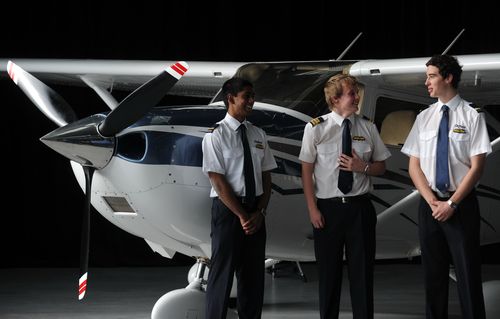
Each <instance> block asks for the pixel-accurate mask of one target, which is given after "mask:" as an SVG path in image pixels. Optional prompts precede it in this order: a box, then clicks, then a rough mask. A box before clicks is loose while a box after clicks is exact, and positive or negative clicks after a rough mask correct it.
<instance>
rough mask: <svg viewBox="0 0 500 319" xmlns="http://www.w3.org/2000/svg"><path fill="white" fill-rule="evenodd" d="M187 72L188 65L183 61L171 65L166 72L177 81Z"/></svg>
mask: <svg viewBox="0 0 500 319" xmlns="http://www.w3.org/2000/svg"><path fill="white" fill-rule="evenodd" d="M187 70H188V64H187V63H186V62H184V61H179V62H177V63H175V64H172V65H171V66H170V67H169V68H168V69H167V70H166V71H167V72H168V73H169V74H170V75H172V76H173V77H175V78H176V79H177V80H179V79H180V78H181V77H182V76H183V75H184V73H186V72H187Z"/></svg>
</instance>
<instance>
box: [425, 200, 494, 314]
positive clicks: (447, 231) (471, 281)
mask: <svg viewBox="0 0 500 319" xmlns="http://www.w3.org/2000/svg"><path fill="white" fill-rule="evenodd" d="M443 200H445V199H443ZM479 223H480V214H479V204H478V201H477V197H476V195H475V192H474V191H473V192H471V193H470V194H469V195H468V196H467V197H466V198H465V199H464V200H463V201H462V202H461V203H460V204H459V205H458V208H457V209H456V211H455V213H454V214H453V215H452V217H451V218H450V219H448V220H447V221H445V222H439V221H437V220H435V219H434V217H432V210H431V208H430V207H429V205H428V204H427V202H426V201H425V200H424V199H423V198H422V199H421V201H420V206H419V236H420V246H421V250H422V264H423V266H424V273H425V295H426V314H427V319H438V318H443V319H444V318H448V282H449V279H448V275H449V267H450V263H451V262H453V264H454V265H455V273H456V276H457V287H458V296H459V299H460V305H461V308H462V316H463V318H469V319H484V318H485V310H484V298H483V289H482V281H481V257H480V252H479V250H480V242H479V235H480V224H479Z"/></svg>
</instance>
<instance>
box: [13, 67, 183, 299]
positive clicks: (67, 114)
mask: <svg viewBox="0 0 500 319" xmlns="http://www.w3.org/2000/svg"><path fill="white" fill-rule="evenodd" d="M7 69H8V72H9V76H10V77H11V79H12V80H13V81H14V83H16V84H17V85H18V86H19V87H20V88H21V89H22V90H23V91H24V93H25V94H26V95H27V96H28V97H29V98H30V100H31V101H32V102H33V103H34V104H35V105H36V106H37V107H38V108H39V109H40V110H41V111H42V112H43V113H44V114H45V115H46V116H47V117H49V118H50V119H51V120H52V121H54V122H55V123H56V124H58V125H59V126H61V127H59V128H58V129H56V130H54V131H52V132H50V133H49V134H47V135H45V136H44V137H42V138H41V140H42V142H44V143H45V144H46V145H48V146H49V147H51V148H52V149H54V150H55V151H57V152H59V153H60V154H62V155H64V156H65V157H67V158H69V159H70V160H72V161H75V162H78V163H80V164H81V165H82V167H83V171H84V175H85V207H84V212H83V217H82V235H81V242H80V277H79V282H78V299H79V300H82V299H83V298H84V297H85V293H86V291H87V280H88V262H89V243H90V205H91V199H92V191H91V188H92V177H93V175H94V172H95V170H96V169H101V168H103V167H105V166H106V165H107V164H108V163H109V161H110V160H111V158H112V156H113V150H114V146H115V135H116V134H118V133H119V132H121V131H122V130H123V129H125V128H127V127H128V126H130V125H131V124H133V123H135V122H136V121H137V120H139V119H140V118H141V117H142V116H144V114H145V113H146V112H148V111H149V110H150V109H151V108H152V107H154V106H155V105H156V103H158V102H159V101H160V99H161V98H162V97H163V96H164V95H165V94H166V93H167V92H168V90H169V89H170V88H172V87H173V86H174V85H175V83H177V81H178V80H179V79H180V78H181V77H182V76H183V75H184V73H186V72H187V70H188V65H187V63H186V62H177V63H175V64H172V65H171V66H169V67H168V68H166V69H165V70H164V71H162V72H161V73H160V74H159V75H157V76H156V77H154V78H153V79H151V80H149V81H148V82H146V83H145V84H143V85H142V86H140V87H139V88H137V89H136V90H135V91H134V92H132V93H131V94H130V95H128V96H127V97H126V98H125V99H124V100H123V101H122V102H121V103H120V104H119V105H118V106H117V107H116V108H115V109H114V110H113V111H111V113H109V114H108V116H106V117H104V115H102V114H97V115H93V116H90V117H88V118H85V119H82V120H78V121H77V120H76V119H77V118H76V115H75V113H74V112H73V109H72V108H71V107H70V106H69V104H68V103H66V101H64V99H63V98H62V97H61V96H59V95H58V94H57V93H56V92H55V91H53V90H52V89H51V88H49V87H48V86H46V85H45V84H44V83H42V82H41V81H40V80H38V79H37V78H35V77H34V76H32V75H31V74H29V73H27V72H26V71H24V70H23V69H22V68H21V67H19V66H18V65H16V64H14V63H13V62H11V61H9V62H8V68H7ZM103 117H104V119H103ZM68 123H69V124H68Z"/></svg>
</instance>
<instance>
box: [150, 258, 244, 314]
mask: <svg viewBox="0 0 500 319" xmlns="http://www.w3.org/2000/svg"><path fill="white" fill-rule="evenodd" d="M196 265H197V270H196V277H195V278H194V279H193V280H192V281H191V282H190V283H189V284H188V285H187V286H186V288H181V289H175V290H172V291H169V292H167V293H166V294H164V295H163V296H161V297H160V299H158V301H157V302H156V303H155V305H154V307H153V310H152V311H151V319H177V318H185V319H205V290H204V284H205V282H204V279H203V278H204V275H205V270H206V267H207V260H206V259H204V258H198V260H197V261H196ZM227 318H228V319H237V318H238V315H237V314H236V313H235V312H234V310H232V309H229V310H228V313H227Z"/></svg>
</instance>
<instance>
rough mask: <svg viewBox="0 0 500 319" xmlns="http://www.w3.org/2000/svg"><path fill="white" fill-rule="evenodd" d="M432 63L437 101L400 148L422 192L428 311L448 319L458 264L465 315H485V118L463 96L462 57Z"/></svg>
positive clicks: (480, 318)
mask: <svg viewBox="0 0 500 319" xmlns="http://www.w3.org/2000/svg"><path fill="white" fill-rule="evenodd" d="M426 66H427V79H426V81H425V85H426V86H427V89H428V91H429V95H430V96H431V97H434V98H438V101H437V102H436V103H434V104H432V105H430V106H429V107H428V108H427V109H425V110H424V111H422V112H421V113H420V114H419V115H418V116H417V119H416V120H415V123H414V124H413V127H412V129H411V131H410V133H409V135H408V137H407V139H406V142H405V144H404V146H403V148H402V149H401V152H403V153H404V154H406V155H408V156H409V157H410V163H409V173H410V177H411V179H412V180H413V183H414V184H415V187H416V188H417V189H418V191H419V192H420V195H421V196H422V198H421V201H420V206H419V223H418V228H419V237H420V248H421V251H422V264H423V266H424V274H425V292H426V314H427V318H428V319H430V318H432V319H444V318H448V282H449V279H448V274H449V266H450V262H451V261H453V264H454V265H455V272H456V275H457V287H458V294H459V297H460V298H459V299H460V304H461V308H462V316H463V318H468V319H484V318H485V310H484V300H483V291H482V282H481V258H480V255H479V251H480V241H479V235H480V231H479V230H480V214H479V204H478V201H477V197H476V192H475V185H476V184H477V183H478V182H479V179H480V177H481V174H482V172H483V168H484V164H485V159H486V154H487V153H490V152H491V144H490V140H489V137H488V132H487V130H486V123H485V120H484V118H483V117H482V116H481V114H479V113H478V111H477V110H476V109H475V108H473V107H472V105H471V104H470V103H469V102H467V101H465V100H463V99H462V98H461V97H460V96H459V95H458V83H459V82H460V77H461V74H462V67H461V66H460V65H459V63H458V61H457V59H456V58H454V57H452V56H449V55H436V56H433V57H432V58H431V59H430V60H429V61H428V62H427V63H426ZM441 141H442V142H441ZM441 154H442V155H441Z"/></svg>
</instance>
